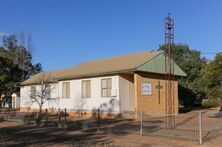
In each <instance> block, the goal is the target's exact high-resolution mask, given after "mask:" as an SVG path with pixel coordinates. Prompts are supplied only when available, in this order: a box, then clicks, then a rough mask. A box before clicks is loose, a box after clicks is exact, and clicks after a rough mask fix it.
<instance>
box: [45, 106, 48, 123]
mask: <svg viewBox="0 0 222 147" xmlns="http://www.w3.org/2000/svg"><path fill="white" fill-rule="evenodd" d="M45 113H46V126H48V109H47V108H46V109H45Z"/></svg>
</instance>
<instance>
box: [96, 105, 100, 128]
mask: <svg viewBox="0 0 222 147" xmlns="http://www.w3.org/2000/svg"><path fill="white" fill-rule="evenodd" d="M99 113H100V112H99V109H98V113H97V114H98V117H97V124H98V129H97V131H98V132H99V127H100V126H99V123H100V115H99Z"/></svg>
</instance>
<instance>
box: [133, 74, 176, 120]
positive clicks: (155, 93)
mask: <svg viewBox="0 0 222 147" xmlns="http://www.w3.org/2000/svg"><path fill="white" fill-rule="evenodd" d="M143 83H150V84H151V90H152V92H151V95H143V93H142V84H143ZM134 84H135V85H134V88H135V110H136V112H137V114H138V113H139V112H140V111H141V110H142V111H143V112H144V113H145V114H148V115H152V116H160V115H164V114H165V113H166V93H165V92H166V88H165V84H166V80H165V76H164V75H160V74H151V73H142V72H138V73H135V74H134ZM173 85H174V113H176V114H177V113H178V81H177V79H176V80H175V81H174V84H173Z"/></svg>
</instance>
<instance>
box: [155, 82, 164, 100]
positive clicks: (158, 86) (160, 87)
mask: <svg viewBox="0 0 222 147" xmlns="http://www.w3.org/2000/svg"><path fill="white" fill-rule="evenodd" d="M156 88H157V89H158V102H159V104H160V90H161V89H162V88H163V86H162V85H160V81H158V85H156Z"/></svg>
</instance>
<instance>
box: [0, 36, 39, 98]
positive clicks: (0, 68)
mask: <svg viewBox="0 0 222 147" xmlns="http://www.w3.org/2000/svg"><path fill="white" fill-rule="evenodd" d="M2 40H3V41H2V46H1V47H0V94H5V95H11V94H12V93H13V92H17V91H18V90H19V87H18V86H17V85H18V84H19V82H21V81H24V80H26V79H27V78H29V77H30V76H31V75H33V74H36V73H38V72H40V71H41V70H42V67H41V64H40V63H37V64H33V63H32V52H31V50H30V47H31V46H30V42H29V45H27V46H25V45H24V43H21V41H20V42H19V41H18V39H17V36H16V35H11V36H4V37H3V38H2Z"/></svg>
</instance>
